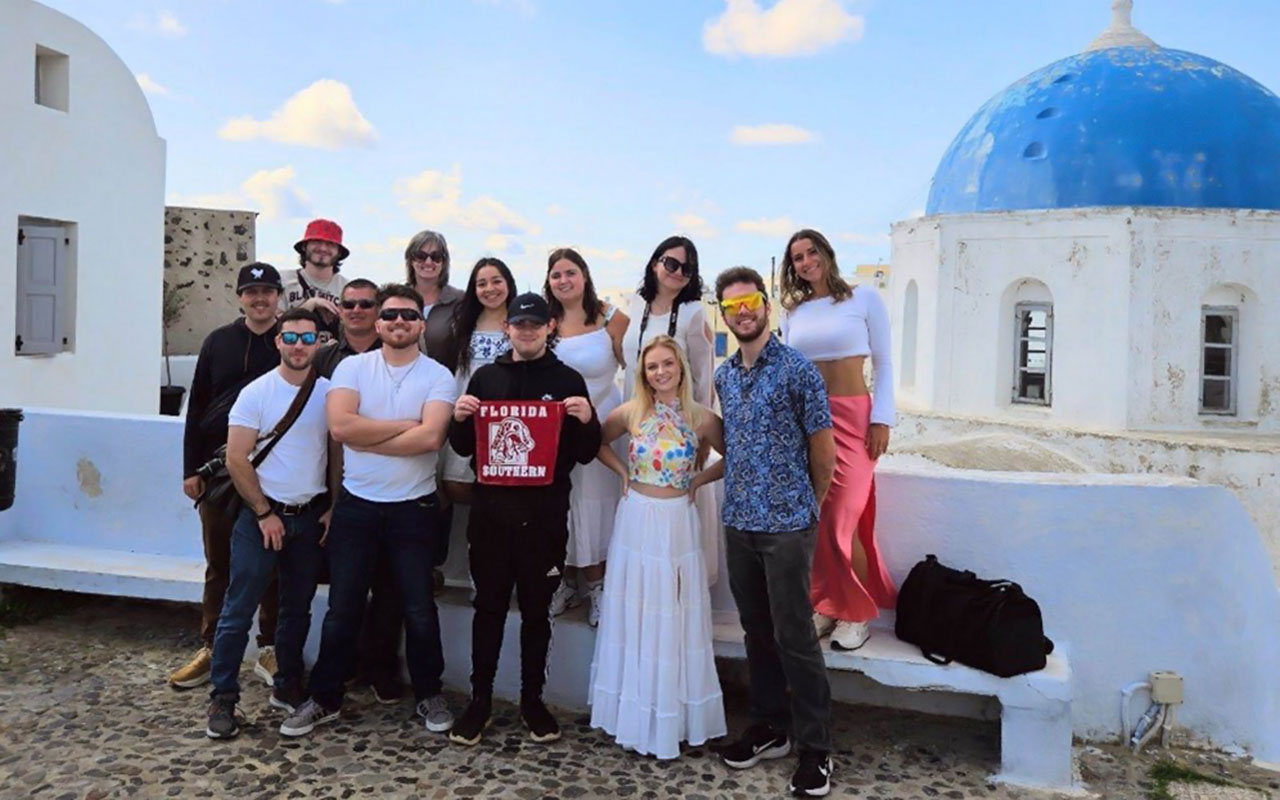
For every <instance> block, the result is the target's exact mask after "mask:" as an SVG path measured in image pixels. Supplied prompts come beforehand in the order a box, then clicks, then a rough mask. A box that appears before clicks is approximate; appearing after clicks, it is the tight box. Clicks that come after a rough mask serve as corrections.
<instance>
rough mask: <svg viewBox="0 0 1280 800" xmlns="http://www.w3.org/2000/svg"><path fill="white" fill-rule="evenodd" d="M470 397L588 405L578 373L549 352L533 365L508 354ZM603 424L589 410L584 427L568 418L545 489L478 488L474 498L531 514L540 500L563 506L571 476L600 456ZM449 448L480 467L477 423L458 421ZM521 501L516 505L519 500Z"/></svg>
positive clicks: (472, 387) (478, 379)
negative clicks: (583, 402)
mask: <svg viewBox="0 0 1280 800" xmlns="http://www.w3.org/2000/svg"><path fill="white" fill-rule="evenodd" d="M467 394H470V395H475V396H476V397H478V398H480V399H481V400H564V399H565V398H567V397H582V398H586V399H587V402H588V403H589V402H590V395H588V394H587V384H586V381H584V380H583V379H582V376H581V375H580V374H578V371H577V370H575V369H574V368H573V367H570V366H569V365H568V364H565V363H564V362H563V361H561V360H560V359H558V358H556V356H555V353H552V352H551V351H550V350H547V352H546V353H545V354H544V355H543V356H542V357H541V358H537V359H534V360H533V361H516V360H515V359H514V358H512V354H511V353H504V354H503V355H501V356H499V357H498V360H497V361H495V362H494V363H492V364H487V365H485V366H483V367H481V368H480V369H478V370H476V372H475V374H474V375H472V376H471V382H470V383H468V384H467ZM600 438H601V437H600V420H599V419H598V418H597V417H596V410H595V408H594V407H593V408H592V409H591V421H590V422H586V423H584V422H580V421H579V420H578V418H577V417H574V416H572V415H569V414H566V415H565V417H564V424H563V425H562V426H561V427H560V448H559V451H558V452H557V453H556V477H555V480H554V481H553V482H552V483H551V484H549V485H547V486H485V485H483V484H480V483H477V484H476V487H475V488H476V492H477V494H480V495H488V496H490V497H492V498H498V497H501V498H502V501H503V502H504V503H507V502H514V503H519V504H520V506H521V508H527V509H529V510H531V511H534V512H535V513H536V511H537V510H538V509H539V498H546V497H555V498H557V499H560V500H562V501H564V502H567V501H568V498H569V488H570V483H569V473H570V471H572V470H573V467H574V465H576V464H588V463H590V462H591V460H592V459H594V458H595V457H596V453H598V452H599V451H600ZM449 444H451V445H452V446H453V449H454V450H455V451H457V453H458V455H460V456H469V457H470V458H471V469H472V470H473V471H474V470H475V466H476V460H475V452H476V427H475V420H474V419H471V418H467V420H466V421H464V422H458V421H457V420H454V421H453V423H452V424H451V425H450V426H449ZM517 498H518V499H517Z"/></svg>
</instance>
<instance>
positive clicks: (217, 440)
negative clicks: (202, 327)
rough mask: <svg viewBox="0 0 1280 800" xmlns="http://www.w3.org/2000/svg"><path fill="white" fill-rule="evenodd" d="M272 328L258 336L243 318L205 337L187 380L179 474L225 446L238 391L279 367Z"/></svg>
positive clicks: (187, 474)
mask: <svg viewBox="0 0 1280 800" xmlns="http://www.w3.org/2000/svg"><path fill="white" fill-rule="evenodd" d="M275 338H276V326H274V325H273V326H272V327H271V330H269V331H267V332H266V333H263V334H256V333H254V332H253V331H251V330H249V326H248V325H246V324H245V322H244V317H241V318H240V319H237V320H236V321H235V322H233V323H231V324H230V325H223V326H222V327H221V328H218V329H216V330H214V331H213V332H212V333H210V334H209V335H208V336H207V337H205V340H204V344H203V345H201V346H200V355H199V357H198V358H197V359H196V371H195V375H194V376H193V377H192V378H191V398H190V399H189V400H188V401H187V423H186V429H185V430H184V431H183V434H182V475H183V477H184V478H189V477H191V476H192V475H194V474H196V470H197V469H199V468H200V465H202V464H204V463H205V462H206V461H208V460H209V459H210V458H211V457H212V456H213V451H215V450H217V449H218V448H219V447H221V446H222V445H224V444H226V443H227V416H228V415H229V414H230V413H231V406H232V405H233V404H235V402H236V398H237V397H239V396H240V390H241V389H243V388H244V387H246V386H248V385H249V383H250V382H252V381H253V380H254V379H255V378H258V377H260V376H262V375H265V374H267V373H268V372H270V371H271V370H273V369H275V368H276V367H278V366H279V365H280V351H279V350H277V349H276V342H275Z"/></svg>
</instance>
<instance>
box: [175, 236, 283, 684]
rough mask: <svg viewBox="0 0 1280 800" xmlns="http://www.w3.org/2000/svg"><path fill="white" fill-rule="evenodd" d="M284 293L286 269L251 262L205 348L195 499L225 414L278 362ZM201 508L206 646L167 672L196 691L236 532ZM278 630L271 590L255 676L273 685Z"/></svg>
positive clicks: (191, 430) (194, 396)
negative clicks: (226, 320) (234, 313)
mask: <svg viewBox="0 0 1280 800" xmlns="http://www.w3.org/2000/svg"><path fill="white" fill-rule="evenodd" d="M281 291H283V287H282V286H281V285H280V273H279V272H277V271H276V268H275V267H273V266H271V265H270V264H266V263H263V262H260V261H255V262H253V263H252V264H245V265H244V266H243V267H241V268H240V273H239V275H238V276H237V278H236V299H237V300H238V301H239V303H240V311H241V314H242V316H240V317H239V318H237V319H236V321H235V322H232V323H230V324H227V325H223V326H222V327H221V328H217V329H215V330H214V331H213V332H211V333H210V334H209V335H208V336H207V337H205V340H204V344H202V345H201V346H200V355H199V357H198V358H197V359H196V370H195V374H194V375H193V376H192V378H191V399H190V401H189V402H188V403H187V419H186V425H185V427H184V428H183V434H182V476H183V480H182V491H183V493H184V494H186V496H187V497H189V498H191V499H192V500H196V499H197V498H199V497H200V496H201V495H202V494H203V493H204V490H205V480H206V478H208V477H209V474H208V473H206V472H205V465H207V464H208V463H209V459H211V458H212V457H213V454H214V452H215V451H216V450H217V449H218V448H219V447H221V446H223V445H224V444H226V443H227V415H228V414H229V413H230V411H231V406H232V405H233V404H234V403H235V401H236V398H237V397H238V396H239V395H240V391H241V390H242V389H244V387H245V386H247V385H248V384H249V382H250V381H252V380H254V379H255V378H258V377H260V376H262V375H265V374H267V373H268V372H270V371H271V370H273V369H275V368H276V366H277V365H279V363H280V351H279V350H278V349H277V346H276V341H275V340H276V333H277V332H278V328H277V325H276V314H277V312H276V304H277V301H278V299H279V297H280V292H281ZM197 510H198V511H199V513H200V528H201V533H202V536H203V539H204V560H205V570H204V592H203V597H202V598H201V603H200V616H201V624H200V638H201V639H202V640H203V641H204V646H203V647H201V648H200V650H199V651H198V652H197V653H196V655H195V657H194V658H193V659H191V661H190V662H189V663H187V664H186V665H185V666H182V667H179V668H178V669H176V670H174V671H173V672H172V673H171V674H170V675H169V684H170V685H171V686H173V687H175V688H178V689H194V688H195V687H197V686H201V685H203V684H205V683H207V682H208V681H209V669H210V659H211V657H212V655H213V638H214V634H215V633H216V632H217V629H218V614H219V612H220V611H221V610H222V602H223V598H224V595H225V594H226V592H227V581H228V580H230V571H231V529H232V527H233V526H234V525H235V520H234V519H232V518H231V517H229V516H228V515H227V514H225V513H223V511H222V509H221V508H220V507H218V505H217V504H216V503H200V504H199V506H198V507H197ZM275 633H276V592H275V590H274V587H273V588H272V589H271V590H268V591H267V593H266V595H265V596H264V597H263V598H262V613H261V614H259V615H258V660H257V663H255V664H254V667H253V671H254V674H255V675H257V676H258V677H259V678H261V679H262V680H264V681H266V682H267V684H268V685H270V684H271V682H272V680H273V677H274V675H275V672H276V657H275V651H274V649H273V642H274V640H275Z"/></svg>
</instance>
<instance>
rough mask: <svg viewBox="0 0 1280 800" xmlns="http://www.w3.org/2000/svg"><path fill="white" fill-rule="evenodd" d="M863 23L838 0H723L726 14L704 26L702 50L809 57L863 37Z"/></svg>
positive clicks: (733, 54)
mask: <svg viewBox="0 0 1280 800" xmlns="http://www.w3.org/2000/svg"><path fill="white" fill-rule="evenodd" d="M865 27H866V22H865V21H864V20H863V18H862V17H860V16H858V15H856V14H850V13H849V12H848V11H846V10H845V8H844V6H843V5H842V4H841V1H840V0H777V2H776V3H774V4H773V7H772V8H769V9H763V8H761V7H760V5H759V4H758V3H757V2H756V0H726V2H725V10H724V13H723V14H721V15H720V16H719V17H717V18H715V19H713V20H709V21H708V22H707V23H706V25H704V26H703V28H702V46H703V47H705V48H706V49H707V51H708V52H711V53H715V54H716V55H720V56H736V55H745V56H756V57H765V58H786V57H789V56H809V55H813V54H814V53H817V52H819V51H822V50H825V49H827V48H829V47H833V46H835V45H837V44H839V43H840V42H844V41H857V40H859V39H861V38H862V33H863V30H864V29H865Z"/></svg>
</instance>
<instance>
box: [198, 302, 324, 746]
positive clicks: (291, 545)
mask: <svg viewBox="0 0 1280 800" xmlns="http://www.w3.org/2000/svg"><path fill="white" fill-rule="evenodd" d="M279 328H280V330H279V333H277V334H276V337H275V343H276V348H277V349H278V350H279V352H280V366H278V367H276V368H275V369H274V370H272V371H270V372H268V373H267V374H266V375H263V376H262V377H260V378H258V379H256V380H254V381H253V382H252V383H250V384H249V385H248V386H246V387H244V389H243V390H241V392H240V395H239V397H237V398H236V402H235V405H233V406H232V407H231V413H230V415H229V428H228V434H227V471H228V472H230V474H231V479H232V481H233V482H234V483H235V486H236V491H237V492H239V493H240V496H241V497H242V498H243V499H244V505H243V507H242V508H241V510H240V514H239V517H237V519H236V522H235V527H234V528H233V529H232V533H231V540H232V544H231V582H230V585H229V586H228V587H227V593H226V600H225V601H224V602H223V605H222V612H221V614H219V616H218V629H217V634H216V636H215V637H214V641H213V667H212V670H211V671H212V675H213V678H212V679H213V693H212V697H211V699H210V703H209V709H208V722H207V726H206V728H205V734H206V735H207V736H209V738H211V739H229V738H231V737H233V736H235V735H236V734H237V733H239V725H238V723H237V722H236V718H235V708H236V703H238V702H239V701H240V682H239V680H238V676H239V673H240V660H241V659H242V658H244V650H245V645H246V644H247V643H248V641H249V627H250V625H252V623H253V612H254V610H255V609H256V608H257V607H258V602H259V601H260V600H261V599H262V595H263V594H264V593H265V592H266V591H267V586H268V584H269V583H270V581H271V576H272V574H273V572H275V571H276V570H279V576H280V617H279V622H278V624H277V626H276V630H275V643H276V650H275V653H276V661H277V664H278V665H279V666H278V668H277V670H276V674H275V679H274V680H275V686H274V688H273V690H272V692H271V700H270V703H271V705H272V706H273V707H275V708H281V709H285V710H287V711H290V712H291V711H293V709H294V708H295V707H296V706H297V705H299V704H300V703H301V702H302V645H303V643H304V642H305V641H306V639H307V631H308V630H309V629H310V627H311V600H312V598H313V597H314V596H315V593H316V579H317V578H318V577H319V574H320V561H321V557H322V556H321V552H320V543H321V541H322V539H323V538H324V529H325V527H326V526H327V525H328V522H329V515H330V512H331V510H332V504H331V502H330V498H332V497H333V494H332V491H333V490H334V489H336V488H337V487H336V484H337V474H336V472H335V471H333V470H326V464H328V457H327V454H328V452H329V449H330V439H329V429H328V426H327V423H326V419H325V414H324V396H325V392H326V390H327V388H328V385H329V382H328V381H327V380H325V379H324V378H319V377H317V378H316V379H315V385H314V387H311V389H310V392H311V393H310V395H309V396H307V397H306V403H305V405H304V406H303V407H302V409H301V411H300V412H299V414H298V416H297V418H296V419H295V420H294V421H293V424H292V425H290V426H289V428H288V429H287V430H286V431H285V432H284V434H283V435H281V437H280V441H279V442H276V443H275V444H274V445H272V447H271V451H270V452H269V453H268V454H267V457H266V458H265V459H264V460H263V461H262V463H261V464H259V465H258V466H257V467H256V468H255V467H254V466H253V463H252V462H251V460H250V459H251V458H252V457H253V456H254V454H255V453H256V452H257V451H258V450H259V449H260V448H262V447H264V446H265V445H266V442H265V441H264V438H265V437H267V436H268V434H269V433H270V431H272V430H273V429H274V428H275V427H276V425H277V424H278V423H279V422H280V420H281V419H283V418H284V417H285V415H286V414H288V413H289V409H290V408H291V407H292V406H293V403H294V399H295V398H298V393H299V392H301V391H303V390H304V385H305V384H306V382H307V377H308V376H309V375H310V374H311V370H312V362H314V361H315V357H316V351H317V350H319V329H320V320H319V319H317V318H316V315H315V314H314V313H313V312H311V311H308V310H306V309H301V308H295V309H290V310H289V311H286V312H284V314H283V315H281V317H280V322H279ZM298 400H299V402H301V401H302V398H298Z"/></svg>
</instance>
